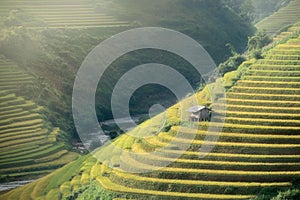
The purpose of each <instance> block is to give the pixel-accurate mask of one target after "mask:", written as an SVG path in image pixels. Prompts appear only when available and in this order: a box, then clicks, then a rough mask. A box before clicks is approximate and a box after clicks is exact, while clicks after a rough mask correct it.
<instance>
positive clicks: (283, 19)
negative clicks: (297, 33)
mask: <svg viewBox="0 0 300 200" xmlns="http://www.w3.org/2000/svg"><path fill="white" fill-rule="evenodd" d="M299 19H300V0H292V1H291V2H290V3H289V4H288V5H287V6H286V7H283V8H281V9H280V10H279V11H277V12H276V13H274V14H272V15H271V16H269V17H267V18H265V19H263V20H262V21H260V22H259V23H257V24H256V27H257V28H258V29H259V30H266V33H268V34H269V35H274V34H275V33H277V32H278V31H280V29H282V28H283V27H286V26H288V25H292V24H295V23H296V22H298V21H299ZM288 32H289V31H287V34H288Z"/></svg>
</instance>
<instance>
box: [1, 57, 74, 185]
mask: <svg viewBox="0 0 300 200" xmlns="http://www.w3.org/2000/svg"><path fill="white" fill-rule="evenodd" d="M32 82H33V78H32V77H31V76H30V75H27V74H26V73H24V72H23V71H22V70H20V68H19V67H18V66H17V65H16V64H14V63H12V62H11V61H9V60H6V59H4V58H1V59H0V113H1V114H0V178H1V181H7V180H15V179H19V178H27V177H30V176H32V175H35V176H36V175H37V176H41V175H45V174H48V173H50V172H51V171H53V170H54V169H56V168H57V167H60V166H63V165H64V164H66V163H68V162H70V161H72V160H74V159H76V157H77V154H75V153H72V152H69V151H67V150H65V146H64V144H63V143H60V142H58V141H56V136H57V135H58V134H59V133H60V130H59V128H54V127H52V126H51V125H50V124H49V123H47V122H46V121H45V119H44V118H45V116H44V115H43V114H41V111H42V109H43V108H42V107H39V106H37V105H36V104H35V103H34V102H33V101H28V100H25V99H24V98H23V97H20V96H17V95H16V94H15V92H16V91H17V90H19V89H20V87H21V86H24V85H30V84H32Z"/></svg>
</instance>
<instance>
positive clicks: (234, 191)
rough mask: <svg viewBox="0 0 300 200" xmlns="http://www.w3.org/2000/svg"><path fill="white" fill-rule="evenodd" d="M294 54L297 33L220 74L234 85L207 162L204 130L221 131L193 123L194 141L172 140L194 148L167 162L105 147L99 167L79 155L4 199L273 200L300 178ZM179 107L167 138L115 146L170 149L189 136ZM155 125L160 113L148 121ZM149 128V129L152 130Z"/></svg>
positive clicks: (171, 112) (171, 152)
mask: <svg viewBox="0 0 300 200" xmlns="http://www.w3.org/2000/svg"><path fill="white" fill-rule="evenodd" d="M299 56H300V36H299V32H294V33H293V34H292V36H289V38H284V39H282V40H281V41H279V42H278V43H275V44H274V47H269V49H268V50H267V51H265V53H264V58H263V59H259V60H249V61H246V62H244V63H243V64H242V65H241V66H240V67H239V69H238V70H237V71H234V72H230V73H228V74H226V75H225V77H224V79H225V85H234V86H233V87H231V88H230V89H229V91H228V92H227V98H226V99H222V102H223V103H224V104H225V103H226V110H217V109H216V112H221V113H226V118H225V124H224V126H223V131H222V133H221V135H220V137H219V140H218V142H217V143H216V146H215V147H214V149H213V151H212V152H211V153H209V154H208V155H207V156H206V157H204V158H199V148H200V146H201V144H202V143H203V140H204V136H205V135H206V133H207V131H206V130H207V127H208V125H210V126H213V127H216V126H220V123H218V122H214V123H212V122H211V124H209V123H210V122H200V124H197V125H199V130H198V131H197V133H196V138H195V140H193V141H189V140H188V139H186V138H175V140H176V141H177V142H178V143H177V144H178V145H180V144H182V143H188V142H192V145H191V147H190V148H189V149H188V151H185V152H182V151H180V150H178V148H176V146H175V147H173V148H172V149H168V150H162V151H168V152H165V153H167V154H163V155H165V156H149V155H147V154H145V156H146V157H144V155H143V154H141V155H140V156H137V157H131V156H130V154H126V153H125V154H122V156H121V157H118V151H113V150H114V148H113V146H112V145H110V146H108V147H105V148H100V149H98V150H96V151H95V155H97V156H98V157H99V156H104V157H105V156H106V157H107V159H106V160H105V161H104V162H102V163H99V162H97V161H96V159H95V158H93V157H92V156H86V157H81V158H80V159H79V160H77V161H74V162H73V163H70V164H68V165H67V166H65V167H63V168H61V169H59V170H57V171H55V172H54V173H52V174H50V175H48V176H46V177H44V178H42V179H40V180H38V181H36V182H34V183H31V184H28V185H26V186H24V187H21V188H18V189H16V190H13V191H11V192H9V193H7V194H5V195H3V196H2V198H5V199H19V198H20V197H22V198H24V197H25V198H26V197H28V198H44V197H45V198H46V199H51V200H52V199H59V198H61V197H68V199H75V198H78V199H96V197H98V198H99V197H100V196H101V198H103V199H115V200H116V199H183V198H184V199H249V198H252V197H255V196H257V195H260V194H263V195H264V198H265V199H270V198H271V196H274V195H276V194H277V192H278V190H285V189H287V188H291V187H292V186H293V184H296V183H297V181H299V178H300V155H299V151H300V136H299V134H298V133H299V131H300V126H299V124H300V115H299V110H300V90H299V84H300V78H299V77H300V74H299V73H300V68H299V67H300V61H299ZM237 79H238V81H237V82H236V83H234V82H235V81H236V80H237ZM219 81H220V80H219ZM219 81H217V82H216V83H215V84H211V85H208V86H207V88H206V89H204V90H203V91H201V92H199V93H197V98H198V99H199V101H200V102H203V100H204V99H205V97H207V96H208V94H207V92H208V88H211V89H214V88H216V87H218V84H219ZM181 103H182V104H183V105H184V106H185V107H186V106H188V105H189V104H190V102H189V99H186V100H184V101H183V102H181ZM182 104H180V103H179V104H176V105H174V106H173V107H171V108H169V109H168V110H167V111H166V116H167V124H168V125H171V126H170V127H169V128H167V127H165V130H164V131H165V132H160V133H159V134H157V135H154V136H150V137H147V138H144V139H137V138H134V137H132V136H130V135H129V134H124V135H122V136H120V137H119V138H117V139H116V140H114V144H115V145H117V146H118V147H121V148H122V149H126V151H129V152H130V151H132V152H140V153H142V152H144V153H147V152H151V151H153V150H154V149H158V148H160V147H163V146H165V145H167V144H168V143H169V142H170V141H171V140H173V139H174V136H175V135H174V133H176V131H177V130H178V129H179V130H180V133H183V135H189V134H192V130H191V129H190V128H189V127H186V126H187V124H189V123H180V122H179V121H178V120H179V111H180V110H184V109H185V108H181V107H180V105H182ZM212 106H213V107H216V108H217V106H218V105H212ZM217 118H218V117H217ZM160 120H161V115H158V116H157V117H155V118H154V119H153V121H152V122H159V121H160ZM147 123H148V124H149V121H148V122H145V123H144V124H142V125H141V126H139V127H138V128H137V129H134V130H132V132H130V133H135V134H138V133H139V134H143V132H144V131H147V130H149V127H148V125H147ZM150 125H151V127H150V128H152V129H151V130H152V131H153V128H156V126H155V124H153V123H152V124H151V123H150ZM210 134H211V135H210V136H213V135H214V134H216V133H214V132H210ZM136 136H138V135H136ZM177 137H178V136H177ZM209 141H210V140H209ZM181 154H182V155H181ZM113 155H115V156H113ZM176 155H181V156H180V158H179V159H177V160H176V161H175V162H173V163H171V164H170V165H168V166H167V167H165V168H162V169H159V170H158V171H155V172H151V173H140V174H135V173H129V172H125V171H123V170H122V169H127V170H130V171H132V170H133V171H134V170H137V171H139V170H145V169H152V168H153V167H155V165H156V164H155V163H161V162H166V161H168V160H170V159H172V158H173V157H174V156H176ZM109 166H113V169H111V168H110V167H109Z"/></svg>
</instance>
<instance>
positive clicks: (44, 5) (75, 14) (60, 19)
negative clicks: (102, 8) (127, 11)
mask: <svg viewBox="0 0 300 200" xmlns="http://www.w3.org/2000/svg"><path fill="white" fill-rule="evenodd" d="M0 5H1V6H0V14H2V15H7V14H8V13H9V11H11V10H20V11H22V12H24V13H27V14H29V15H30V16H33V17H35V18H36V19H37V20H38V22H37V23H32V22H31V23H29V26H30V27H31V28H41V27H47V28H93V27H120V26H128V22H126V21H119V20H117V19H115V18H114V17H112V16H109V15H106V14H104V13H99V12H97V11H96V5H95V4H94V3H93V1H90V0H75V1H72V0H53V1H45V0H41V1H35V0H3V1H1V3H0ZM32 24H35V25H32Z"/></svg>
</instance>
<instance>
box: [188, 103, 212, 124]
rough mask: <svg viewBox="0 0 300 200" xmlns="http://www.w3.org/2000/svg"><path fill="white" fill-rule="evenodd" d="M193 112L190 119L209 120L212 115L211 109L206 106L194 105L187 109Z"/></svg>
mask: <svg viewBox="0 0 300 200" xmlns="http://www.w3.org/2000/svg"><path fill="white" fill-rule="evenodd" d="M186 111H187V112H189V113H191V115H190V120H191V121H194V122H195V121H209V120H210V116H211V111H212V110H211V109H209V108H208V107H206V106H201V105H197V106H193V107H190V108H189V109H187V110H186Z"/></svg>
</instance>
